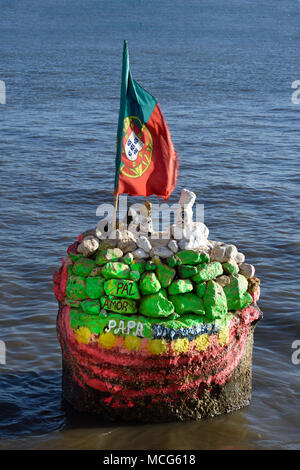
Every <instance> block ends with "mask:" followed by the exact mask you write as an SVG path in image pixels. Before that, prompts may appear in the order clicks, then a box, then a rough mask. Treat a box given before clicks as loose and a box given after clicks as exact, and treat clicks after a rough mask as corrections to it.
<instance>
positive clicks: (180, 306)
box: [169, 293, 205, 315]
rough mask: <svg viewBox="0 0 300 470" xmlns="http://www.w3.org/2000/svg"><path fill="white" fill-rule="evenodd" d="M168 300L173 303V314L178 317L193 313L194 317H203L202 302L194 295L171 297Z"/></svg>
mask: <svg viewBox="0 0 300 470" xmlns="http://www.w3.org/2000/svg"><path fill="white" fill-rule="evenodd" d="M169 300H170V301H171V302H172V303H173V305H174V308H175V312H176V313H178V314H179V315H182V314H184V313H195V314H196V315H205V310H204V304H203V300H202V299H200V298H199V297H198V296H197V295H196V294H192V293H188V294H181V295H172V296H170V297H169Z"/></svg>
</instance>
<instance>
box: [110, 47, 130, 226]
mask: <svg viewBox="0 0 300 470" xmlns="http://www.w3.org/2000/svg"><path fill="white" fill-rule="evenodd" d="M128 75H129V55H128V47H127V41H124V45H123V59H122V80H121V95H120V111H119V122H118V132H117V152H116V168H115V191H114V211H113V218H112V230H115V229H116V225H117V207H118V198H119V177H120V167H121V163H122V162H121V156H122V143H123V133H124V131H123V128H124V118H125V109H126V94H127V85H128Z"/></svg>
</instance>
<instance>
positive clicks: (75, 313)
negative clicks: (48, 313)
mask: <svg viewBox="0 0 300 470" xmlns="http://www.w3.org/2000/svg"><path fill="white" fill-rule="evenodd" d="M69 318H70V326H71V328H73V330H75V329H76V328H79V327H80V326H81V322H80V310H78V309H77V308H71V309H70V312H69Z"/></svg>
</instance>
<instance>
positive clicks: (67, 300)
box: [64, 297, 82, 308]
mask: <svg viewBox="0 0 300 470" xmlns="http://www.w3.org/2000/svg"><path fill="white" fill-rule="evenodd" d="M81 301H82V299H76V300H74V299H71V298H70V297H66V298H65V299H64V303H65V304H66V305H68V306H69V307H72V308H80V303H81Z"/></svg>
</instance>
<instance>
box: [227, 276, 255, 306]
mask: <svg viewBox="0 0 300 470" xmlns="http://www.w3.org/2000/svg"><path fill="white" fill-rule="evenodd" d="M247 288H248V282H247V279H246V278H245V277H244V276H242V275H241V274H237V275H235V276H230V283H229V284H227V285H226V286H225V287H224V292H225V295H226V298H227V307H228V310H241V309H242V308H245V307H247V306H248V305H250V304H251V303H252V301H253V299H252V297H251V295H250V294H249V293H248V292H247Z"/></svg>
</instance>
